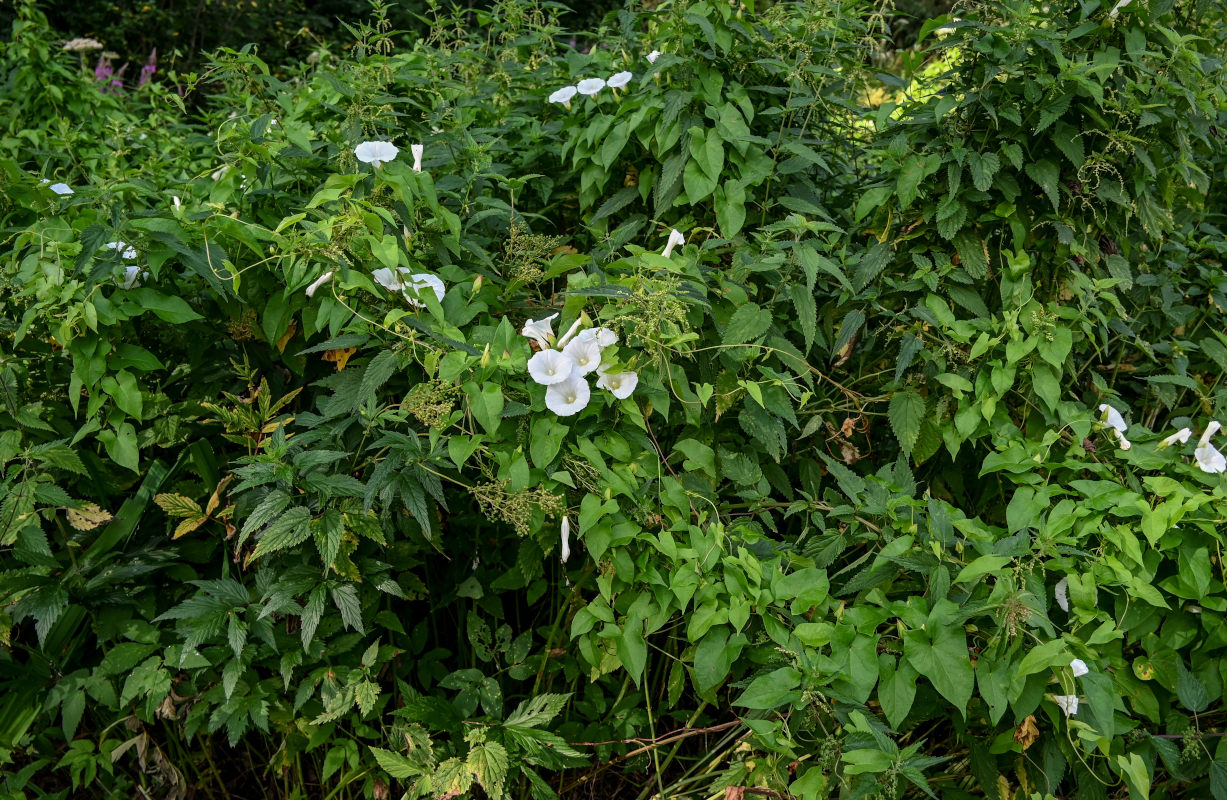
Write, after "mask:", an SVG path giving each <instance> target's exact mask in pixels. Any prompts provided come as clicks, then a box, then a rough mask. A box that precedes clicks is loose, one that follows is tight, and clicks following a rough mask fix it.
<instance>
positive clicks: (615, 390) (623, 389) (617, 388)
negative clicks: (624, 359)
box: [596, 372, 639, 400]
mask: <svg viewBox="0 0 1227 800" xmlns="http://www.w3.org/2000/svg"><path fill="white" fill-rule="evenodd" d="M597 374H598V375H599V376H600V377H598V378H597V379H596V386H597V388H598V389H606V390H607V391H608V392H609V393H610V394H612V395H613V396H614V397H616V398H618V399H619V400H625V399H626V398H628V397H630V396H631V394H632V393H633V392H634V391H635V387H636V386H638V385H639V373H637V372H598V373H597Z"/></svg>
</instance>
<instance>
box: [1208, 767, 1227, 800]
mask: <svg viewBox="0 0 1227 800" xmlns="http://www.w3.org/2000/svg"><path fill="white" fill-rule="evenodd" d="M1210 793H1211V794H1212V795H1214V800H1227V761H1225V760H1222V759H1217V758H1216V759H1215V760H1214V761H1213V762H1211V763H1210Z"/></svg>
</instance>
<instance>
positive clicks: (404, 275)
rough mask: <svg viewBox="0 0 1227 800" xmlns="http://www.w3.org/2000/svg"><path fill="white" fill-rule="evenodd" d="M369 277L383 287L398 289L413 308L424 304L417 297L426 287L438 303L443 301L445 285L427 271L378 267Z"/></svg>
mask: <svg viewBox="0 0 1227 800" xmlns="http://www.w3.org/2000/svg"><path fill="white" fill-rule="evenodd" d="M371 277H372V278H374V279H375V281H376V282H377V283H379V284H380V285H381V286H383V287H384V288H385V289H388V290H390V291H393V292H396V291H399V292H400V293H401V294H403V295H404V296H405V300H407V301H408V302H409V305H411V306H413V307H414V308H422V307H424V306H425V303H423V302H422V301H421V300H419V299H418V298H419V297H421V296H422V292H423V291H424V290H426V289H431V290H433V291H434V293H435V297H436V298H437V299H438V301H439V302H440V303H442V302H443V296H444V295H445V294H447V286H445V285H444V283H443V281H441V280H439V279H438V278H436V277H435V276H434V275H431V274H430V273H428V272H419V273H416V274H412V273H410V272H409V268H408V267H397V268H396V271H395V272H393V271H392V270H390V269H385V268H380V269H377V270H375V271H374V272H372V273H371Z"/></svg>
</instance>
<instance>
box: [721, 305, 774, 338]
mask: <svg viewBox="0 0 1227 800" xmlns="http://www.w3.org/2000/svg"><path fill="white" fill-rule="evenodd" d="M770 327H771V312H770V311H768V310H767V309H765V308H760V307H759V306H758V305H757V304H755V303H746V304H745V305H743V306H741V307H740V308H738V309H737V310H736V311H735V312H733V316H732V317H731V318H730V319H729V323H728V325H726V326H725V328H724V343H725V344H742V343H744V342H750V341H753V340H755V339H757V338H758V337H760V336H762V335H763V334H764V333H766V332H767V329H768V328H770Z"/></svg>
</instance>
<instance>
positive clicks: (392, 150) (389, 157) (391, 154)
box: [354, 142, 400, 168]
mask: <svg viewBox="0 0 1227 800" xmlns="http://www.w3.org/2000/svg"><path fill="white" fill-rule="evenodd" d="M398 153H400V150H398V149H397V147H396V145H394V144H392V143H391V142H363V143H362V144H360V145H358V146H357V147H355V148H354V155H355V156H356V157H357V158H358V160H359V161H361V162H363V163H364V164H370V165H371V166H373V167H375V168H378V167H379V165H380V164H383V163H386V162H388V161H393V160H395V159H396V156H397V154H398Z"/></svg>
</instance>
